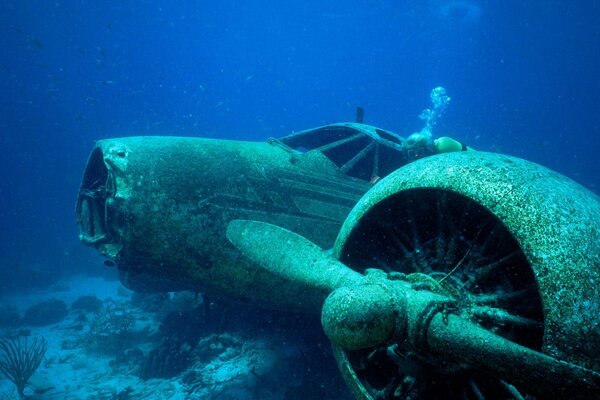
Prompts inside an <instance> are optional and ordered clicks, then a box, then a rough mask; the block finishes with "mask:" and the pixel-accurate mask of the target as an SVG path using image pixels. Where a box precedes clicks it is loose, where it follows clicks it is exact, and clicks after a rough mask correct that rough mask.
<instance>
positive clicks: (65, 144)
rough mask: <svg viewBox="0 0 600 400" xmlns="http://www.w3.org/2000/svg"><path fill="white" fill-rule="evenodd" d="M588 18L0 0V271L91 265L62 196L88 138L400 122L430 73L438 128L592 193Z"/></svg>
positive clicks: (71, 189) (595, 127)
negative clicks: (444, 97)
mask: <svg viewBox="0 0 600 400" xmlns="http://www.w3.org/2000/svg"><path fill="white" fill-rule="evenodd" d="M598 21H600V3H598V2H597V1H594V0H589V1H572V0H554V1H552V0H545V1H541V0H540V1H515V0H502V1H500V0H498V1H477V0H435V1H417V0H413V1H400V0H396V1H392V0H378V1H376V0H370V1H366V0H365V1H358V0H351V1H350V0H347V1H340V0H338V1H332V0H318V1H315V0H303V1H295V0H289V1H281V0H271V1H267V0H254V1H241V0H238V1H212V2H207V1H190V0H188V1H173V0H169V1H149V2H143V1H127V0H123V1H118V2H117V1H114V2H112V1H81V0H79V1H75V0H57V1H21V0H19V1H9V0H4V1H2V2H1V3H0V43H1V49H2V51H1V53H0V96H1V97H0V104H1V105H0V151H1V157H0V167H1V169H0V199H1V200H0V205H1V207H0V224H1V233H0V269H1V270H0V278H1V279H0V280H1V281H2V284H1V285H0V287H2V288H6V287H7V286H12V287H16V286H18V285H19V284H20V283H19V282H22V281H23V280H29V282H30V283H31V282H34V281H35V280H36V279H46V275H47V272H48V271H58V272H65V271H68V270H74V269H79V268H84V267H85V265H86V264H89V260H90V259H92V260H93V263H95V264H97V265H98V267H97V268H101V267H100V266H99V265H100V261H99V259H96V258H94V257H93V256H92V254H93V252H92V251H91V250H89V249H85V248H84V247H83V246H81V245H80V244H78V242H77V230H76V227H75V223H74V217H73V211H74V203H75V198H76V194H77V189H78V185H79V180H80V177H81V174H82V171H83V167H84V164H85V161H86V158H87V155H88V153H89V150H90V149H91V147H92V145H93V143H94V140H96V139H99V138H105V137H114V136H122V135H149V134H164V135H198V136H211V137H227V138H240V139H251V140H262V139H264V138H266V137H268V136H281V135H285V134H288V133H290V132H291V131H293V130H301V129H305V128H309V127H314V126H318V125H321V124H325V123H331V122H340V121H347V120H352V119H353V118H354V107H355V106H356V105H362V106H363V107H365V108H366V122H368V123H371V124H373V125H376V126H380V127H383V128H387V129H391V130H393V131H395V132H397V133H399V134H401V135H403V136H406V135H408V134H410V133H412V132H414V131H416V130H418V129H420V128H421V126H422V121H420V120H419V119H418V114H419V113H420V111H421V110H422V109H423V108H425V107H427V106H429V92H430V90H431V89H432V88H433V87H435V86H437V85H442V86H444V87H445V88H446V89H447V91H448V94H449V95H450V96H451V97H452V98H453V100H452V103H451V104H450V107H449V108H448V110H447V113H446V114H445V116H444V118H443V120H442V121H441V123H440V125H439V129H438V132H437V133H439V134H444V135H451V136H454V137H456V138H457V139H459V140H462V141H464V142H466V143H468V144H470V145H472V146H473V147H475V148H477V149H481V150H491V151H500V152H505V153H508V154H512V155H516V156H519V157H524V158H527V159H530V160H533V161H536V162H539V163H541V164H543V165H546V166H548V167H551V168H553V169H555V170H558V171H560V172H562V173H564V174H566V175H568V176H569V177H571V178H573V179H575V180H577V181H578V182H580V183H582V184H584V185H586V186H588V187H590V188H591V189H593V190H596V191H597V190H598V187H597V184H598V177H599V176H600V164H599V163H598V161H597V160H598V156H599V154H598V153H599V152H600V79H599V78H600V77H599V74H598V71H600V56H599V55H598V53H599V51H600V24H599V23H598ZM223 174H227V171H223ZM23 271H26V272H23Z"/></svg>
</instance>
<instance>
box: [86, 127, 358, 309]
mask: <svg viewBox="0 0 600 400" xmlns="http://www.w3.org/2000/svg"><path fill="white" fill-rule="evenodd" d="M94 180H100V182H99V183H97V182H95V181H94ZM368 187H369V184H368V183H366V182H362V181H359V180H356V179H352V178H349V177H347V176H345V175H343V174H342V173H340V172H339V171H338V169H337V168H336V167H335V166H334V165H333V164H332V163H331V162H330V161H329V160H328V159H327V158H325V157H324V156H323V155H321V154H320V153H316V152H312V153H310V154H303V155H301V156H298V155H292V154H290V152H288V151H286V150H284V149H282V148H280V147H276V146H272V145H269V144H267V143H254V142H238V141H224V140H210V139H201V138H176V137H128V138H122V139H114V140H102V141H100V142H98V143H97V145H96V147H95V149H94V150H93V152H92V154H91V156H90V161H89V162H88V166H87V169H86V173H85V175H84V181H83V184H82V190H81V192H80V196H79V200H78V207H77V216H78V223H79V226H80V233H81V234H80V237H81V239H82V241H84V242H86V243H88V244H90V245H93V246H94V247H96V248H98V249H99V251H100V252H101V253H102V254H104V255H105V256H106V257H108V258H109V259H110V260H114V262H115V263H116V264H117V265H118V266H119V271H120V273H121V279H122V282H123V283H124V284H125V285H126V286H128V287H131V288H133V289H137V290H162V291H175V290H197V291H200V290H202V291H206V292H208V293H213V294H217V295H221V296H232V297H234V298H236V299H238V300H258V301H261V302H262V303H263V304H264V305H267V306H269V307H275V308H298V304H299V303H302V301H301V300H302V299H300V297H301V296H302V290H301V288H299V287H298V286H294V285H287V286H286V285H282V282H281V280H280V279H278V278H276V277H273V276H271V275H269V274H267V273H264V272H260V271H259V272H257V271H255V270H253V269H252V268H250V267H249V265H248V264H249V262H248V261H247V260H246V259H245V258H244V257H243V256H241V255H240V254H239V252H238V251H237V250H236V249H235V248H234V247H233V246H232V245H230V244H229V243H228V242H227V240H226V238H225V229H226V226H227V223H228V222H229V221H230V220H232V219H235V218H245V219H252V220H259V221H266V222H270V223H273V224H276V225H279V226H283V227H286V228H288V229H290V230H292V231H294V232H297V233H299V234H301V235H303V236H305V237H307V238H310V239H311V240H313V241H314V242H315V243H317V244H319V245H320V246H322V247H324V248H329V247H331V246H332V245H333V242H334V240H335V236H336V234H337V232H338V230H339V227H340V225H341V223H342V221H343V220H344V218H345V217H346V215H347V213H348V212H349V210H350V208H351V207H352V206H353V205H354V204H355V202H356V201H357V200H358V198H359V197H360V195H362V194H363V193H364V192H365V191H366V190H367V189H368ZM300 308H302V307H301V305H300Z"/></svg>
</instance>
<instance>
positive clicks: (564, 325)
mask: <svg viewBox="0 0 600 400" xmlns="http://www.w3.org/2000/svg"><path fill="white" fill-rule="evenodd" d="M431 101H432V105H433V106H432V107H431V109H426V110H424V111H423V112H422V113H421V115H420V118H421V119H422V120H424V122H425V126H424V127H423V129H422V130H421V131H419V132H416V133H413V134H412V135H410V136H409V137H408V138H406V139H405V138H403V137H400V136H398V135H396V134H395V133H393V132H390V131H386V130H384V129H379V128H376V127H373V126H371V125H367V124H364V123H362V117H363V110H362V109H361V108H358V109H357V122H355V123H337V124H331V125H325V126H321V127H318V128H314V129H308V130H305V131H301V132H296V133H292V134H290V135H288V136H285V137H281V138H270V139H268V140H267V141H266V142H243V141H228V140H216V139H205V138H195V137H156V136H155V137H125V138H117V139H108V140H101V141H99V142H97V143H96V145H95V146H94V148H93V150H92V152H91V154H90V156H89V159H88V162H87V165H86V167H85V171H84V175H83V180H82V183H81V188H80V191H79V195H78V199H77V207H76V219H77V223H78V225H79V232H80V235H79V236H80V239H81V241H82V242H83V243H85V244H87V245H90V246H93V247H94V248H96V249H97V250H98V251H99V252H100V253H101V254H102V255H103V256H105V257H106V258H107V261H106V262H107V263H108V264H109V265H116V266H117V268H118V271H119V277H120V280H121V282H122V283H123V285H125V286H126V287H128V288H130V289H133V290H137V291H145V292H153V291H158V292H167V291H179V290H190V291H195V292H202V293H204V294H207V295H209V296H216V297H221V298H227V299H234V300H237V301H240V302H251V303H254V304H256V306H257V307H263V308H267V309H278V310H284V311H285V310H287V311H294V312H305V313H312V314H315V315H320V316H321V324H322V328H323V330H324V332H325V334H326V335H327V337H328V338H329V340H330V341H331V344H332V349H333V354H334V356H335V358H336V360H337V363H338V367H339V370H340V372H341V374H342V376H343V377H344V379H345V381H346V383H347V384H348V386H349V388H350V390H351V392H352V393H353V394H354V396H355V398H356V399H359V400H384V399H413V400H414V399H422V400H423V399H432V398H445V399H517V400H518V399H525V398H527V399H534V398H535V399H556V398H569V399H597V398H600V285H599V284H600V198H599V197H598V196H596V195H595V194H593V193H592V192H590V191H589V190H587V189H586V188H584V187H582V186H580V185H579V184H577V183H575V182H574V181H572V180H570V179H568V178H566V177H564V176H562V175H560V174H559V173H557V172H554V171H551V170H549V169H547V168H544V167H543V166H540V165H538V164H535V163H532V162H528V161H525V160H522V159H518V158H515V157H510V156H507V155H502V154H496V153H486V152H479V151H470V150H472V149H470V148H469V147H467V146H465V145H464V144H461V143H459V142H457V141H456V140H453V139H451V138H448V137H441V138H438V139H436V140H432V129H433V128H434V126H435V124H436V122H437V120H438V119H439V117H440V116H441V115H442V114H443V112H444V108H445V107H446V106H447V105H448V103H449V102H450V97H448V96H447V95H446V92H445V89H444V88H442V87H436V88H434V89H433V90H432V91H431Z"/></svg>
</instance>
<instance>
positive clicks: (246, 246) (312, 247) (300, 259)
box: [227, 219, 364, 295]
mask: <svg viewBox="0 0 600 400" xmlns="http://www.w3.org/2000/svg"><path fill="white" fill-rule="evenodd" d="M227 238H228V239H229V241H230V242H231V243H232V244H233V245H234V246H235V247H236V248H237V249H238V250H240V251H241V252H242V254H244V255H245V256H246V257H248V258H249V259H251V260H252V261H254V262H255V263H256V264H258V265H260V266H261V267H262V268H264V269H265V270H267V271H270V272H271V273H273V274H276V275H278V276H280V277H283V278H285V279H288V280H290V281H293V282H302V283H304V284H305V285H306V286H307V287H310V288H311V289H317V290H320V291H321V292H323V293H324V294H326V295H327V294H329V293H331V292H332V291H333V290H335V289H336V288H338V287H342V286H350V285H356V284H359V283H361V282H362V280H363V278H364V277H363V275H362V274H360V273H358V272H356V271H353V270H351V269H350V268H348V267H347V266H345V265H344V264H342V263H340V262H339V261H338V260H336V259H335V258H333V257H331V256H329V255H328V254H326V253H325V252H324V251H323V250H322V249H321V248H320V247H319V246H317V245H316V244H314V243H313V242H311V241H310V240H308V239H306V238H305V237H303V236H300V235H298V234H296V233H294V232H292V231H289V230H287V229H284V228H281V227H279V226H276V225H272V224H269V223H266V222H260V221H250V220H241V219H236V220H232V221H231V222H230V223H229V225H228V226H227Z"/></svg>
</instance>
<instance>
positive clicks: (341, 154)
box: [268, 122, 406, 181]
mask: <svg viewBox="0 0 600 400" xmlns="http://www.w3.org/2000/svg"><path fill="white" fill-rule="evenodd" d="M268 142H269V143H271V144H275V145H283V146H284V147H286V148H288V150H289V151H293V152H296V153H298V154H304V153H308V152H317V151H318V152H321V153H322V154H323V155H325V156H326V157H327V158H328V159H329V160H331V161H332V162H333V163H334V164H335V165H336V166H337V167H338V168H339V169H340V171H341V172H343V173H345V174H346V175H348V176H351V177H354V178H358V179H362V180H366V181H370V180H372V179H373V178H376V177H384V176H386V175H388V174H389V173H391V172H392V171H394V170H396V169H398V168H400V167H401V166H402V165H404V164H405V163H406V145H405V139H404V138H402V137H400V136H398V135H396V134H395V133H393V132H390V131H386V130H384V129H380V128H376V127H374V126H371V125H365V124H361V123H353V122H345V123H338V124H331V125H325V126H321V127H318V128H313V129H307V130H304V131H300V132H295V133H292V134H291V135H288V136H284V137H282V138H277V139H274V138H270V139H268Z"/></svg>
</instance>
